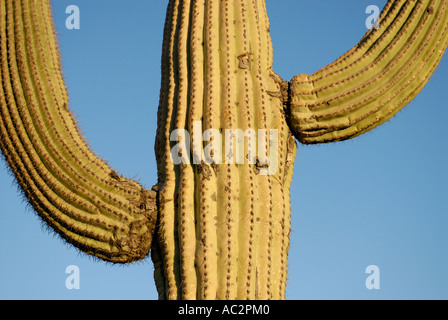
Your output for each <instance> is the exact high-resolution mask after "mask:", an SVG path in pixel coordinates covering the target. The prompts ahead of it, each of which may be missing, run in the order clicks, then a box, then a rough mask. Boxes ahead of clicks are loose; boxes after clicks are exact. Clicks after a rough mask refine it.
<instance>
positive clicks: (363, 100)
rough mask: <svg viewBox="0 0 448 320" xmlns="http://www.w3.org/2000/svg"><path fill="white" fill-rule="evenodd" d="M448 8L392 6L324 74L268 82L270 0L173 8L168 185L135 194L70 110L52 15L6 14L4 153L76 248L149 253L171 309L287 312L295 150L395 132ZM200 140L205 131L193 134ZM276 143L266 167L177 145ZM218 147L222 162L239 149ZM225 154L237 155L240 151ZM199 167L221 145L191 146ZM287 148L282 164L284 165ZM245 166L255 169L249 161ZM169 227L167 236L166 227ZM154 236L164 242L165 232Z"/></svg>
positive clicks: (114, 254)
mask: <svg viewBox="0 0 448 320" xmlns="http://www.w3.org/2000/svg"><path fill="white" fill-rule="evenodd" d="M447 6H448V0H438V1H436V0H397V1H388V3H387V5H386V7H385V8H384V10H383V13H382V15H381V18H380V21H381V27H380V29H378V30H371V31H369V32H368V33H367V34H366V35H365V37H364V38H363V39H362V40H361V41H360V42H359V44H358V45H357V46H355V47H354V48H353V49H352V50H350V51H348V52H347V53H346V54H345V55H343V56H342V57H341V58H339V59H338V60H336V61H335V62H334V63H332V64H330V65H329V66H327V67H325V68H323V69H321V70H319V71H317V72H316V73H314V74H312V75H298V76H296V77H294V78H293V79H292V81H291V82H286V81H283V80H282V79H281V77H280V76H278V75H277V74H275V73H274V72H273V70H272V59H273V54H272V45H271V40H270V35H269V20H268V17H267V13H266V7H265V1H264V0H222V1H214V0H170V1H169V4H168V9H167V16H166V25H165V30H164V43H163V53H162V83H161V92H160V106H159V111H158V129H157V138H156V145H155V154H156V158H157V165H158V183H157V186H156V187H155V188H154V190H151V191H148V190H144V188H143V187H142V186H141V185H139V184H138V183H136V182H134V181H131V180H129V179H124V178H123V177H121V176H119V175H118V174H117V173H116V172H115V171H114V170H112V169H111V168H110V167H109V166H108V165H107V164H106V163H105V162H104V161H103V160H101V159H99V158H98V157H97V156H96V155H95V154H94V153H93V151H92V150H91V149H90V148H89V147H88V145H87V144H86V143H85V141H84V139H83V137H82V135H81V134H80V132H79V129H78V127H77V125H76V122H75V120H74V118H73V116H72V115H71V113H70V111H69V109H68V98H67V93H66V89H65V85H64V82H63V79H62V73H61V69H60V63H59V53H58V48H57V43H56V40H55V34H54V26H53V25H52V21H51V9H50V3H49V0H39V1H37V0H0V48H1V51H0V71H1V86H0V132H1V137H0V147H1V150H2V154H3V155H4V157H5V159H6V161H7V162H8V164H9V166H10V168H11V170H12V172H13V173H14V174H15V177H16V179H17V181H18V183H19V185H20V187H21V188H22V190H23V192H24V194H25V195H26V197H27V198H28V200H29V201H30V203H31V204H32V206H33V207H34V209H35V210H36V212H37V213H38V214H39V215H40V216H41V217H42V219H43V220H44V221H45V222H47V223H48V224H49V225H50V226H51V227H52V228H53V229H54V230H55V231H56V232H57V233H59V234H60V235H61V236H62V237H63V238H64V239H66V240H67V241H68V242H70V243H72V244H73V245H75V246H77V247H78V248H79V249H81V250H83V251H85V252H87V253H90V254H92V255H94V256H96V257H99V258H101V259H104V260H108V261H112V262H118V263H125V262H131V261H135V260H138V259H142V258H144V257H145V256H146V255H147V253H148V251H149V249H150V248H151V257H152V260H153V262H154V267H155V271H154V275H155V282H156V286H157V290H158V292H159V297H160V298H161V299H283V298H285V287H286V275H287V256H288V248H289V232H290V198H289V189H290V188H289V187H290V183H291V179H292V171H293V165H294V158H295V151H296V143H295V139H294V137H296V138H297V139H298V140H299V141H300V142H302V143H307V144H313V143H324V142H333V141H340V140H344V139H349V138H352V137H355V136H357V135H359V134H362V133H364V132H366V131H368V130H370V129H372V128H373V127H375V126H377V125H379V124H381V123H383V122H384V121H386V120H388V119H389V118H391V117H392V116H393V115H394V114H395V113H396V112H398V110H399V109H401V108H402V107H403V106H404V105H406V104H407V103H408V102H409V101H411V100H412V99H413V98H414V97H415V96H416V95H417V94H418V92H419V91H420V90H421V89H422V88H423V86H424V85H425V84H426V82H427V81H428V79H429V77H430V75H431V74H432V73H433V71H434V70H435V68H436V66H437V65H438V63H439V61H440V59H441V58H442V55H443V53H444V52H445V49H446V47H447V45H448V33H447V28H448V10H447V9H448V8H447ZM198 123H200V126H199V127H197V124H198ZM178 129H185V130H186V131H187V132H190V133H192V132H194V131H196V130H198V131H200V132H201V134H202V132H204V131H206V130H210V129H212V130H215V131H214V132H218V133H223V132H224V131H226V130H230V129H233V130H237V129H240V130H242V131H243V132H246V131H247V130H255V131H257V130H267V131H268V132H269V130H276V132H277V133H278V142H277V144H272V143H271V140H272V139H271V138H269V136H268V137H267V138H264V141H262V140H258V141H256V142H255V141H253V140H250V139H245V138H244V137H243V138H242V139H244V145H245V150H249V149H251V148H252V147H254V145H253V144H255V148H256V149H260V148H261V145H263V144H265V145H267V148H268V153H270V152H272V151H278V157H277V159H276V160H275V161H276V162H277V164H278V169H277V171H276V172H275V173H274V174H271V175H263V174H261V172H262V170H263V169H264V167H263V166H264V163H263V162H261V161H259V160H260V159H255V160H256V161H255V162H254V163H250V162H249V161H248V160H250V159H249V158H248V157H247V158H245V160H246V161H245V162H244V164H228V163H225V161H224V158H225V157H226V156H227V155H228V154H222V155H221V158H222V159H220V160H222V162H223V164H216V163H212V164H208V162H204V161H199V162H198V163H192V162H185V163H181V164H179V165H176V164H174V163H173V161H172V148H173V146H174V145H175V144H176V143H177V142H174V141H171V140H172V139H171V138H172V133H173V131H175V130H178ZM214 139H215V136H213V138H212V140H211V142H210V143H213V144H215V145H220V146H221V147H223V149H224V150H225V146H226V143H228V141H223V140H219V139H218V140H217V141H215V140H214ZM230 141H233V142H230V146H231V148H230V149H229V150H226V151H227V152H228V153H230V155H231V156H232V155H235V154H236V152H237V150H236V148H237V145H236V140H230ZM181 143H183V144H185V145H186V144H188V145H191V146H192V148H191V149H192V150H193V152H192V154H188V155H183V156H187V157H190V156H191V157H192V158H197V157H198V155H199V154H202V152H203V151H204V152H205V150H206V149H207V148H208V147H209V146H210V145H209V143H206V142H205V141H202V140H199V141H198V140H195V139H194V138H193V139H190V140H188V141H186V138H185V137H184V140H182V141H181ZM274 149H275V150H274ZM245 155H247V156H248V154H245ZM156 218H157V226H155V223H156ZM154 230H155V231H154Z"/></svg>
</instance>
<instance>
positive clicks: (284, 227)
mask: <svg viewBox="0 0 448 320" xmlns="http://www.w3.org/2000/svg"><path fill="white" fill-rule="evenodd" d="M268 29H269V22H268V18H267V15H266V8H265V3H264V1H256V0H238V1H231V0H226V1H180V0H171V1H170V3H169V5H168V14H167V22H166V26H165V39H164V46H163V48H164V49H163V63H162V64H163V67H162V75H163V76H162V88H161V99H160V107H159V119H158V125H159V130H158V134H157V141H156V155H157V162H158V164H159V172H160V174H159V184H158V188H159V203H160V210H159V215H160V216H159V221H160V223H159V226H158V230H157V244H156V245H155V246H153V256H154V259H155V260H158V259H159V257H161V259H162V260H163V265H162V264H160V263H159V264H158V265H159V267H156V270H155V274H156V277H157V282H158V284H159V285H158V289H159V294H161V297H162V298H168V299H178V298H184V299H185V298H200V299H236V298H238V299H255V298H263V299H268V298H272V299H280V298H284V290H285V283H286V263H287V251H288V246H289V223H290V208H289V195H288V192H289V183H290V179H288V178H287V177H289V176H290V175H291V174H292V162H293V156H292V154H293V153H294V152H295V147H296V146H295V143H294V139H293V137H292V135H291V133H290V132H289V129H288V126H287V124H286V120H285V117H284V115H283V113H282V112H283V101H282V99H279V96H278V95H277V96H275V95H273V94H272V93H273V92H280V86H279V84H278V83H277V82H276V80H275V79H277V78H278V76H276V75H275V74H274V73H273V71H272V46H271V40H270V37H269V32H268ZM198 122H200V123H201V125H202V127H200V128H199V132H200V135H202V133H203V132H204V131H206V130H208V129H216V130H218V131H219V132H220V133H222V135H223V140H224V133H225V130H226V129H228V130H230V129H233V130H236V129H241V130H242V131H243V132H244V131H246V130H250V129H252V130H255V131H257V130H259V129H268V130H267V131H268V133H269V129H276V130H278V136H279V159H280V160H279V169H278V172H277V173H276V174H275V175H272V176H263V175H260V174H259V168H258V167H257V165H255V164H249V162H248V159H247V158H246V159H245V163H244V164H238V165H236V164H225V163H224V157H225V156H226V155H225V154H223V164H218V165H209V164H207V163H205V162H201V163H198V164H194V163H193V162H192V163H189V164H182V165H173V163H172V162H171V161H170V158H171V154H170V152H171V147H172V146H173V145H175V144H176V142H172V143H171V144H170V143H169V141H170V135H171V133H172V132H173V130H176V129H186V130H187V131H188V132H190V133H192V132H194V130H195V128H194V126H195V123H198ZM253 143H256V142H255V141H248V140H247V139H246V141H245V147H246V151H247V150H248V148H249V147H250V146H252V145H251V144H253ZM207 144H208V142H207V143H205V142H204V143H203V142H202V141H194V140H193V139H192V141H191V142H190V145H191V146H192V147H191V148H192V150H193V155H192V159H191V160H193V158H194V157H197V156H198V155H199V154H200V153H201V152H202V151H203V149H204V148H205V147H206V145H207ZM224 145H225V143H224V141H222V146H223V150H224V148H225V146H224ZM231 146H232V148H233V149H234V150H233V151H232V152H233V155H234V154H235V152H236V150H235V148H236V143H235V140H234V141H233V142H232V143H231ZM196 150H197V151H196ZM223 153H224V151H223ZM188 156H190V155H188ZM232 158H233V160H234V161H235V157H232ZM287 202H288V203H287ZM162 267H163V269H164V270H163V272H161V271H160V270H159V268H160V269H161V268H162ZM192 270H195V272H192ZM161 277H162V278H161ZM162 283H163V284H162ZM161 288H162V291H161Z"/></svg>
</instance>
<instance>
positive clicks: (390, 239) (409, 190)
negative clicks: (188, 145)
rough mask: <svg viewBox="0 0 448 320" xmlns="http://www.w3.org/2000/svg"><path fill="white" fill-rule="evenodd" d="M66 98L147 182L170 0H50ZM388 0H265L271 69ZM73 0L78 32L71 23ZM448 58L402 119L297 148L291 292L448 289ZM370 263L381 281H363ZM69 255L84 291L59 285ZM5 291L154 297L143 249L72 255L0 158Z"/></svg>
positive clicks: (90, 133)
mask: <svg viewBox="0 0 448 320" xmlns="http://www.w3.org/2000/svg"><path fill="white" fill-rule="evenodd" d="M53 2H54V14H55V19H56V27H57V31H58V33H59V41H60V46H61V50H62V58H63V65H64V71H65V78H66V82H67V84H68V86H69V93H70V97H71V108H72V109H73V111H74V112H75V113H76V114H77V117H78V119H79V121H80V123H81V125H82V128H83V129H84V131H85V134H86V136H87V138H88V139H89V140H90V142H91V144H92V146H93V148H94V150H95V151H96V152H97V153H99V154H100V155H102V156H103V157H104V158H105V159H107V160H109V161H110V163H111V165H112V166H113V167H114V168H116V169H119V171H120V172H121V173H122V174H124V175H126V176H129V177H137V178H138V179H140V181H141V182H142V183H143V184H145V185H146V186H147V187H148V188H150V187H151V186H152V184H155V183H156V163H155V157H154V151H153V148H154V139H155V131H156V112H157V106H158V95H159V88H160V59H161V58H160V56H161V44H162V31H163V24H164V18H165V9H166V5H167V3H168V1H167V0H163V1H162V0H145V1H143V0H133V1H128V0H126V1H125V0H114V1H106V0H95V1H87V0H70V1H67V0H57V1H53ZM385 2H386V1H385V0H382V1H379V0H361V1H360V0H344V1H332V0H325V1H324V0H319V1H305V0H267V5H268V13H269V16H270V19H271V35H272V39H273V43H274V50H275V51H274V53H275V57H274V58H275V64H274V69H275V71H276V72H277V73H279V74H280V75H281V76H282V77H283V78H284V79H287V80H289V79H291V78H292V77H293V76H294V75H296V74H299V73H313V72H314V71H316V70H318V69H320V68H321V67H323V66H325V65H327V64H328V63H331V62H332V61H334V60H335V59H336V58H337V57H339V56H340V55H341V54H343V53H345V52H346V51H347V50H349V49H350V48H351V47H352V46H353V45H355V44H356V43H357V42H358V41H359V40H360V38H361V37H362V36H363V34H364V33H365V32H366V27H365V21H366V19H367V17H368V14H366V13H365V9H366V7H367V6H368V5H372V4H373V5H378V6H379V7H380V8H382V7H383V6H384V4H385ZM71 4H75V5H78V6H79V8H80V10H81V29H80V30H67V29H66V28H65V19H66V18H67V16H68V15H67V14H66V13H65V8H66V7H67V6H68V5H71ZM447 84H448V61H447V58H445V59H444V60H443V61H442V63H441V65H440V67H439V68H438V70H437V71H436V73H435V75H434V76H433V78H432V80H431V81H430V83H429V84H428V85H427V87H426V88H425V89H424V90H423V91H422V93H421V94H420V95H419V96H418V97H417V99H415V101H413V102H412V103H411V104H410V105H409V106H408V107H407V108H405V110H403V111H402V112H400V113H399V114H398V116H396V117H395V118H394V119H392V120H391V121H389V122H388V123H386V124H384V125H383V126H381V127H380V128H377V129H375V130H373V131H372V132H369V133H368V134H365V135H363V136H361V137H358V138H356V139H353V140H350V141H348V142H341V143H335V144H329V145H321V146H299V151H298V156H297V160H296V167H295V172H294V180H293V184H292V188H291V195H292V233H291V249H290V255H289V276H288V278H289V280H288V286H287V298H288V299H447V298H448V255H447V248H448V232H447V227H448V200H447V190H448V182H447V177H448V170H447V168H446V165H447V163H448V161H447V160H448V144H447V140H446V139H447V137H448V133H447V132H448V131H447V125H446V119H448V103H447V96H446V94H447V88H448V86H447ZM371 264H373V265H377V266H378V267H379V268H380V271H381V274H380V276H381V282H380V285H381V288H380V289H379V290H367V289H366V286H365V280H366V278H367V276H368V275H367V274H366V273H365V269H366V267H367V266H368V265H371ZM68 265H77V266H78V267H79V269H80V272H81V282H80V285H81V288H80V290H68V289H66V287H65V280H66V278H67V276H68V275H67V274H65V269H66V267H67V266H68ZM0 298H1V299H157V294H156V290H155V286H154V284H153V266H152V263H151V261H150V259H147V260H145V261H143V262H140V263H136V264H132V265H127V266H115V265H111V264H105V263H102V262H97V261H94V260H93V259H92V258H89V257H87V256H85V255H82V254H81V255H80V254H79V253H78V252H77V251H76V250H75V249H74V248H71V247H68V246H67V245H65V244H64V243H63V242H62V240H60V239H59V238H57V237H55V236H54V235H52V234H51V233H49V232H47V231H46V230H45V228H44V227H42V224H41V222H40V221H39V219H38V218H37V217H36V215H35V214H34V213H33V212H32V211H31V210H29V209H27V205H26V203H25V202H24V201H23V200H22V198H21V196H20V194H19V193H18V192H17V188H16V186H15V185H14V183H13V179H12V177H11V176H10V175H9V174H8V171H7V169H6V164H5V163H4V161H2V163H1V167H0Z"/></svg>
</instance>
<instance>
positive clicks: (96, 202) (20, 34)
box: [0, 0, 156, 263]
mask: <svg viewBox="0 0 448 320" xmlns="http://www.w3.org/2000/svg"><path fill="white" fill-rule="evenodd" d="M0 24H1V27H0V46H1V47H0V48H1V49H0V66H1V81H2V82H1V86H0V115H1V116H0V132H1V138H0V146H1V150H2V154H3V155H4V157H5V159H6V161H7V162H8V164H9V166H10V168H11V170H12V172H13V173H14V175H15V177H16V179H17V181H18V184H19V186H20V187H21V189H22V190H23V192H24V194H25V196H26V197H27V199H28V200H29V202H30V203H31V204H32V206H33V208H34V209H35V211H36V212H37V213H38V214H39V216H40V217H41V218H42V219H43V220H44V221H45V222H46V223H47V224H48V225H49V226H51V227H52V228H53V229H54V230H55V231H56V232H57V233H58V234H60V235H61V237H62V238H64V239H65V240H67V241H68V242H69V243H71V244H73V245H75V246H76V247H78V248H79V249H81V250H82V251H85V252H87V253H90V254H93V255H94V256H96V257H99V258H101V259H104V260H108V261H111V262H116V263H126V262H131V261H135V260H139V259H142V258H144V257H145V256H146V255H147V254H148V252H149V249H150V246H151V235H152V232H153V231H152V230H154V227H155V218H156V207H155V192H154V191H145V190H143V188H142V187H141V186H140V185H139V184H138V183H136V182H134V181H131V180H128V179H124V178H122V177H120V176H119V175H118V174H116V173H115V171H113V170H112V169H111V168H110V167H109V166H108V165H106V164H105V163H104V162H103V161H102V160H100V159H99V158H98V157H97V156H96V155H95V154H94V153H93V152H92V151H91V150H90V149H89V147H88V146H87V144H86V142H85V141H84V139H83V137H82V136H81V134H80V133H79V130H78V127H77V125H76V122H75V121H74V118H73V116H72V114H71V113H70V111H69V110H68V107H67V106H68V97H67V93H66V88H65V85H64V82H63V79H62V72H61V68H60V63H59V53H58V47H57V44H56V41H55V33H54V28H53V24H52V20H51V10H50V3H49V2H48V1H16V0H9V1H5V0H1V1H0Z"/></svg>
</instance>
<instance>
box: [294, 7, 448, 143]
mask: <svg viewBox="0 0 448 320" xmlns="http://www.w3.org/2000/svg"><path fill="white" fill-rule="evenodd" d="M447 29H448V0H419V1H417V0H397V1H388V2H387V4H386V6H385V8H384V9H383V12H382V14H381V16H380V27H379V29H372V30H371V31H369V32H367V34H366V35H365V36H364V38H363V39H362V40H361V41H360V42H359V43H358V44H357V45H356V46H355V47H354V48H353V49H351V50H350V51H348V52H347V53H346V54H344V55H343V56H341V57H340V58H339V59H337V60H336V61H335V62H333V63H332V64H330V65H328V66H327V67H325V68H323V69H321V70H319V71H317V72H315V73H314V74H312V75H309V76H308V75H303V74H302V75H298V76H295V77H294V78H293V79H292V81H291V83H290V87H289V89H290V90H289V94H290V96H289V104H288V107H289V109H288V110H287V115H288V121H289V125H290V128H291V130H292V131H293V133H294V135H295V136H296V138H297V139H298V140H299V141H300V142H302V143H304V144H315V143H324V142H333V141H340V140H346V139H349V138H352V137H355V136H358V135H360V134H362V133H364V132H367V131H369V130H370V129H372V128H374V127H376V126H378V125H380V124H381V123H383V122H385V121H387V120H389V119H390V118H391V117H392V116H393V115H395V114H396V113H397V112H398V111H399V110H400V109H401V108H403V107H404V106H405V105H406V104H408V103H409V102H410V101H411V100H412V99H413V98H414V97H415V96H416V95H417V94H418V93H419V92H420V90H421V89H422V88H423V87H424V86H425V84H426V83H427V82H428V80H429V78H430V76H431V74H432V73H433V72H434V70H435V69H436V67H437V65H438V64H439V62H440V60H441V58H442V56H443V54H444V52H445V49H446V47H447V45H448V30H447Z"/></svg>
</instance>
